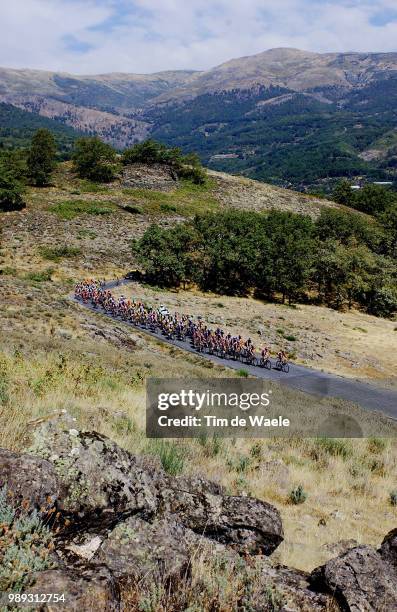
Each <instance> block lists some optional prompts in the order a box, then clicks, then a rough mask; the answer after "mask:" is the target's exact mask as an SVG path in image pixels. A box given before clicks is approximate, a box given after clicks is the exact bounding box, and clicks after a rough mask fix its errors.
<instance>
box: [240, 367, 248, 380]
mask: <svg viewBox="0 0 397 612" xmlns="http://www.w3.org/2000/svg"><path fill="white" fill-rule="evenodd" d="M237 375H238V376H241V378H248V376H249V374H248V372H247V370H243V369H241V370H237Z"/></svg>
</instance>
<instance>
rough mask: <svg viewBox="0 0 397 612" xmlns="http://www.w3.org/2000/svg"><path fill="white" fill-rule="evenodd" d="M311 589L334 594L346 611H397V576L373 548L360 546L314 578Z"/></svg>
mask: <svg viewBox="0 0 397 612" xmlns="http://www.w3.org/2000/svg"><path fill="white" fill-rule="evenodd" d="M311 586H312V588H314V589H317V590H320V591H321V590H323V591H327V592H329V593H331V594H334V595H335V597H336V599H337V600H338V602H339V603H340V605H341V606H342V608H343V609H344V610H348V611H349V612H378V611H380V610H387V611H391V610H397V580H396V573H395V571H394V569H393V568H392V566H390V565H389V564H388V563H387V562H386V561H385V560H384V559H383V558H382V556H381V555H380V554H378V552H377V551H376V550H375V549H374V548H372V547H371V546H357V547H356V548H352V549H350V550H349V551H347V552H346V553H344V554H342V555H340V556H339V557H336V558H335V559H331V560H330V561H328V562H327V563H325V565H323V566H321V567H319V568H317V569H315V570H314V571H313V572H312V574H311Z"/></svg>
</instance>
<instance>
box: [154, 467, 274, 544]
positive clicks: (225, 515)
mask: <svg viewBox="0 0 397 612" xmlns="http://www.w3.org/2000/svg"><path fill="white" fill-rule="evenodd" d="M160 496H161V511H162V512H165V513H166V514H171V515H175V516H177V517H178V519H177V520H179V521H180V522H181V523H182V524H183V525H184V526H185V527H188V528H189V529H191V530H192V531H194V532H195V533H197V534H199V535H202V536H205V537H207V538H210V539H213V540H216V541H218V542H220V543H222V544H225V545H230V546H232V547H233V548H234V549H235V550H238V551H239V552H241V553H242V552H244V553H250V554H265V555H270V554H271V553H272V552H273V551H274V550H275V549H276V548H277V546H278V545H279V544H280V542H282V540H283V528H282V524H281V518H280V515H279V513H278V511H277V510H276V508H274V506H271V505H270V504H267V503H266V502H262V501H260V500H258V499H252V498H249V497H233V496H226V495H223V494H222V489H221V488H220V487H219V486H218V485H215V484H213V483H209V482H208V481H205V480H203V479H201V478H175V479H168V480H167V483H166V486H165V487H164V488H163V489H162V491H161V494H160Z"/></svg>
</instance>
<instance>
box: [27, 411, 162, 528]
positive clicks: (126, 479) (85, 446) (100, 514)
mask: <svg viewBox="0 0 397 612" xmlns="http://www.w3.org/2000/svg"><path fill="white" fill-rule="evenodd" d="M58 427H59V428H58ZM30 452H32V453H34V454H36V455H39V456H40V457H42V458H44V459H46V460H47V461H49V462H50V463H52V465H53V467H54V470H55V472H56V474H57V478H58V482H59V483H60V484H61V485H62V490H63V494H62V496H60V497H59V498H58V509H59V510H60V511H62V512H63V513H66V514H74V515H75V516H74V520H75V521H76V520H77V521H82V522H86V521H87V518H89V520H90V523H91V524H92V523H95V522H96V520H97V521H98V522H100V523H101V525H102V526H106V525H108V524H112V523H113V522H114V521H115V520H116V519H117V518H118V519H120V517H121V518H122V515H123V514H131V513H136V512H140V513H141V514H142V516H145V517H149V516H152V515H153V514H154V512H155V511H156V508H157V490H156V486H155V482H154V481H153V478H152V476H151V474H150V473H148V472H147V471H146V470H145V468H144V467H143V465H142V462H141V460H139V459H138V458H136V457H134V456H132V455H130V454H129V453H128V452H127V451H125V450H123V449H122V448H120V447H119V446H117V444H115V443H114V442H112V441H111V440H109V439H108V438H106V437H105V436H101V435H100V434H97V433H95V432H93V433H83V432H79V431H78V430H76V429H75V428H70V427H69V426H68V425H66V427H65V425H63V427H62V425H61V426H59V425H58V426H57V423H54V422H51V423H48V424H46V425H45V426H44V427H42V428H40V429H39V430H37V431H36V432H35V435H34V443H33V446H32V447H31V449H30Z"/></svg>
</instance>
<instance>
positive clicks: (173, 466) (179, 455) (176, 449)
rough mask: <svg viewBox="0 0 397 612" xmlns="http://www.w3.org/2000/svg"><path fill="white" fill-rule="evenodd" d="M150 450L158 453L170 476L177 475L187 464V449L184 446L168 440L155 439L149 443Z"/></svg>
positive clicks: (152, 452)
mask: <svg viewBox="0 0 397 612" xmlns="http://www.w3.org/2000/svg"><path fill="white" fill-rule="evenodd" d="M148 451H149V452H150V453H151V454H152V455H157V456H158V457H159V459H160V461H161V465H162V466H163V468H164V470H165V471H166V472H167V474H169V475H170V476H177V475H178V474H180V473H181V472H182V471H183V468H184V465H185V451H184V449H183V447H182V446H180V445H179V444H176V443H175V442H168V441H166V440H153V441H151V442H150V443H149V445H148Z"/></svg>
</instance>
